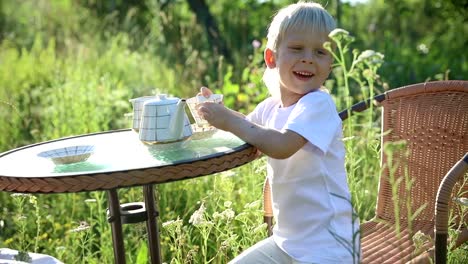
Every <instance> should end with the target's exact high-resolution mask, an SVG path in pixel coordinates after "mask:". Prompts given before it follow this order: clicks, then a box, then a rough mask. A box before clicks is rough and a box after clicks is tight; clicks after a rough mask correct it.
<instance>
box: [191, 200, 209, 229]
mask: <svg viewBox="0 0 468 264" xmlns="http://www.w3.org/2000/svg"><path fill="white" fill-rule="evenodd" d="M205 211H206V208H205V204H204V203H202V204H201V205H200V208H198V210H196V211H195V212H194V213H193V214H192V216H191V217H190V220H189V223H191V224H192V225H194V226H198V225H202V224H204V223H206V220H205V217H204V214H205Z"/></svg>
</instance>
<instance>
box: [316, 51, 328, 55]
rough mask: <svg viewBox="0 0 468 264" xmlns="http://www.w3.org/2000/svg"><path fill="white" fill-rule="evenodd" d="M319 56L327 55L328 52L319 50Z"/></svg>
mask: <svg viewBox="0 0 468 264" xmlns="http://www.w3.org/2000/svg"><path fill="white" fill-rule="evenodd" d="M317 54H319V55H327V52H326V51H325V50H317Z"/></svg>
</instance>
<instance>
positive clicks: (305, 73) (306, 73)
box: [296, 71, 312, 76]
mask: <svg viewBox="0 0 468 264" xmlns="http://www.w3.org/2000/svg"><path fill="white" fill-rule="evenodd" d="M296 73H297V74H300V75H307V76H312V73H310V72H301V71H298V72H296Z"/></svg>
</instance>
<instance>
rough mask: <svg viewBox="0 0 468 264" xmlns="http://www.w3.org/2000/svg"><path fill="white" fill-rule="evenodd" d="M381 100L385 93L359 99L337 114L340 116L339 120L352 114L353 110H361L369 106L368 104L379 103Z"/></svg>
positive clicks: (383, 98)
mask: <svg viewBox="0 0 468 264" xmlns="http://www.w3.org/2000/svg"><path fill="white" fill-rule="evenodd" d="M383 100H385V94H384V93H383V94H379V95H376V96H374V98H372V99H367V100H365V101H361V102H359V103H356V104H354V105H353V106H351V108H349V109H345V110H343V111H341V112H340V113H339V114H338V115H339V116H340V118H341V120H346V119H347V118H348V117H349V116H350V115H352V114H353V113H355V112H362V111H364V110H366V109H367V108H369V106H370V104H372V103H381V102H382V101H383Z"/></svg>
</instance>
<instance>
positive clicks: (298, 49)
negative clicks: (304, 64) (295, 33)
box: [289, 46, 302, 50]
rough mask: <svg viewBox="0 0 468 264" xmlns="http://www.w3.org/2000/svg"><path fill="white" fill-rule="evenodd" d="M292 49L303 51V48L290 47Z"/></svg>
mask: <svg viewBox="0 0 468 264" xmlns="http://www.w3.org/2000/svg"><path fill="white" fill-rule="evenodd" d="M289 48H290V49H292V50H302V47H300V46H292V47H289Z"/></svg>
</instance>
